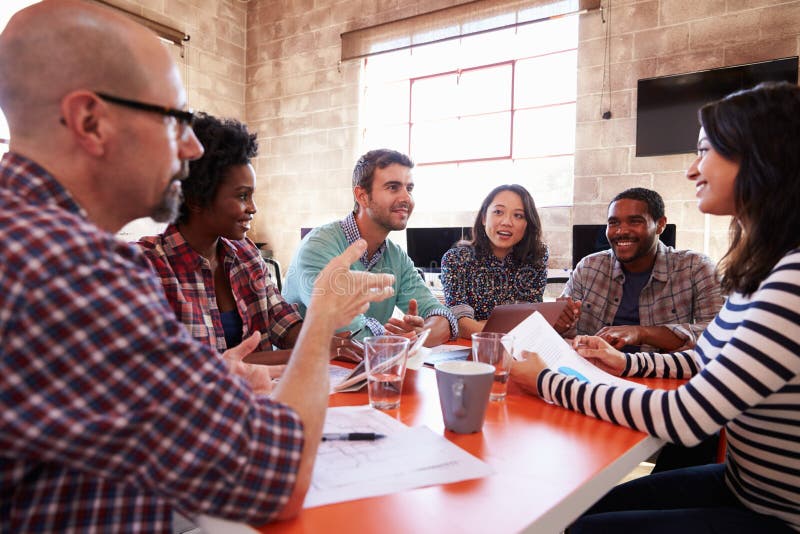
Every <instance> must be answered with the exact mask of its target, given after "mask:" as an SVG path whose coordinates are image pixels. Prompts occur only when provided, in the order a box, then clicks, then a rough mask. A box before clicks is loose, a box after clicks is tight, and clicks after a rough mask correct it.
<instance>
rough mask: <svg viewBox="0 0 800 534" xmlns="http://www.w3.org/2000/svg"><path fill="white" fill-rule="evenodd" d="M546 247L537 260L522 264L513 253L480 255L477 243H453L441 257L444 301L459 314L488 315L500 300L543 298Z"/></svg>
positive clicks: (545, 279) (504, 302)
mask: <svg viewBox="0 0 800 534" xmlns="http://www.w3.org/2000/svg"><path fill="white" fill-rule="evenodd" d="M549 256H550V251H549V249H547V247H545V252H544V255H543V256H542V258H540V259H539V261H538V262H537V263H535V264H531V263H526V264H520V263H519V262H518V261H517V260H516V259H515V258H514V256H513V255H512V254H509V255H508V256H506V257H505V259H502V260H501V259H498V258H497V257H496V256H495V255H494V254H490V255H488V256H478V255H477V254H476V251H475V248H474V247H469V246H462V247H454V248H451V249H450V250H448V251H447V252H445V253H444V256H443V257H442V276H441V278H442V289H444V299H445V304H447V305H448V306H450V310H451V311H452V312H453V314H454V315H455V316H456V317H457V318H459V319H460V318H462V317H468V318H470V319H475V320H476V321H484V320H486V319H488V317H489V314H490V313H491V312H492V310H493V309H494V307H495V306H497V305H498V304H513V303H515V302H541V301H542V294H543V293H544V286H545V285H547V260H548V258H549Z"/></svg>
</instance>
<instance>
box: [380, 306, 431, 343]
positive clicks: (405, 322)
mask: <svg viewBox="0 0 800 534" xmlns="http://www.w3.org/2000/svg"><path fill="white" fill-rule="evenodd" d="M417 313H418V312H417V301H416V300H415V299H411V300H410V301H408V313H407V314H406V315H404V316H403V318H402V319H396V318H394V317H392V318H391V319H389V322H388V323H386V324H385V325H383V327H384V328H385V329H386V333H387V334H391V335H393V336H402V337H407V338H408V339H409V341H410V342H411V343H414V341H416V339H417V334H419V333H420V332H422V330H424V329H425V319H423V318H422V317H420V316H419V315H417Z"/></svg>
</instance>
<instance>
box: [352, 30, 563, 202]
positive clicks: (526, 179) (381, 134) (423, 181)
mask: <svg viewBox="0 0 800 534" xmlns="http://www.w3.org/2000/svg"><path fill="white" fill-rule="evenodd" d="M577 43H578V16H575V15H573V16H564V17H558V18H552V19H549V20H545V21H542V22H537V23H535V24H528V25H522V26H517V27H510V28H509V27H506V28H504V29H500V30H496V31H492V32H487V33H478V34H475V35H470V36H466V37H461V38H457V39H452V40H448V41H442V42H438V43H432V44H426V45H421V46H417V47H412V48H408V49H402V50H397V51H393V52H387V53H382V54H377V55H372V56H368V57H366V58H364V59H363V60H362V96H363V98H362V101H361V110H360V111H361V121H360V126H361V130H360V131H361V135H362V138H361V143H362V147H361V148H362V149H363V150H362V152H364V151H367V150H370V149H373V148H380V147H388V148H395V149H397V150H400V151H403V152H406V153H408V154H409V155H410V156H411V158H412V159H413V160H414V162H415V163H416V165H417V166H416V168H415V173H414V175H415V180H416V182H417V189H416V190H415V192H416V200H417V208H416V209H417V210H418V211H423V212H424V211H430V212H435V211H441V209H442V205H441V199H443V198H446V199H448V210H454V211H458V210H465V211H474V210H475V209H477V207H478V206H479V205H480V202H481V201H482V200H483V197H484V196H485V195H486V194H487V193H488V192H489V191H490V190H491V189H492V188H493V187H495V186H497V185H500V184H504V183H519V184H522V185H523V186H525V187H526V188H527V189H528V190H529V191H530V192H531V194H533V196H534V198H535V199H536V203H537V205H538V206H548V205H550V206H552V205H564V204H570V203H571V202H572V187H573V186H572V184H573V179H572V178H573V155H574V151H575V100H576V84H577Z"/></svg>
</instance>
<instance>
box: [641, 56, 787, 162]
mask: <svg viewBox="0 0 800 534" xmlns="http://www.w3.org/2000/svg"><path fill="white" fill-rule="evenodd" d="M797 58H798V56H794V57H788V58H782V59H774V60H770V61H762V62H759V63H749V64H747V65H735V66H732V67H724V68H719V69H711V70H704V71H699V72H691V73H689V74H676V75H673V76H661V77H658V78H645V79H642V80H639V82H638V84H637V89H638V90H637V98H636V155H637V156H663V155H667V154H685V153H690V152H694V151H695V150H696V149H697V130H698V128H699V123H698V121H697V110H698V109H700V107H702V106H703V104H706V103H708V102H713V101H714V100H719V99H720V98H722V97H724V96H725V95H728V94H730V93H733V92H734V91H740V90H742V89H748V88H750V87H754V86H756V85H758V84H759V83H761V82H766V81H788V82H791V83H795V84H796V83H797Z"/></svg>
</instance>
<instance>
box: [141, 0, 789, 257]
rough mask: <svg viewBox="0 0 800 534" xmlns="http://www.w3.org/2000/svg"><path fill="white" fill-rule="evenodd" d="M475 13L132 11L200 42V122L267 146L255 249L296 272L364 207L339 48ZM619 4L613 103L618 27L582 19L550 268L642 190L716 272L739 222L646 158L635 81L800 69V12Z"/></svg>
mask: <svg viewBox="0 0 800 534" xmlns="http://www.w3.org/2000/svg"><path fill="white" fill-rule="evenodd" d="M464 1H465V0H461V1H456V0H449V1H448V0H441V1H432V0H250V1H249V2H246V3H243V2H240V1H235V0H224V1H212V0H185V1H181V0H136V1H135V2H129V4H130V5H135V6H140V8H141V9H142V10H143V11H144V12H145V13H153V14H155V15H156V18H158V17H161V18H160V19H159V20H164V19H166V20H167V21H170V20H171V21H173V22H174V23H176V24H177V25H178V27H180V28H185V29H186V31H187V32H188V33H190V34H192V41H191V42H190V45H189V47H188V60H189V61H188V64H189V66H188V86H189V95H190V102H191V104H192V105H193V106H194V107H195V108H198V109H206V110H208V111H210V112H212V113H215V114H219V115H230V116H235V117H240V118H244V119H245V120H246V121H247V123H248V125H249V126H250V127H251V128H252V129H253V130H255V131H257V132H258V134H259V139H260V143H261V155H260V156H259V158H258V159H257V161H256V172H257V174H258V190H257V202H258V206H259V209H260V211H259V213H258V215H256V220H255V221H254V222H255V224H254V226H253V231H252V232H251V237H252V238H253V239H254V240H257V241H267V242H269V243H270V245H271V247H272V249H273V250H274V253H275V256H276V257H277V259H278V260H279V261H280V262H281V263H282V264H283V266H284V270H285V269H286V268H287V267H288V262H289V260H290V258H291V255H292V253H293V251H294V249H295V247H296V246H297V244H298V242H299V239H300V232H299V228H301V227H306V226H316V225H318V224H322V223H325V222H328V221H331V220H334V219H337V218H340V217H342V216H343V215H344V214H346V213H347V211H348V210H349V209H350V208H351V206H352V195H351V189H350V187H349V177H350V173H351V171H352V167H353V163H354V162H355V159H356V157H358V155H359V149H358V130H357V124H358V80H359V68H360V65H359V62H358V61H350V62H346V63H342V64H340V63H339V54H340V37H339V35H340V34H341V33H342V32H345V31H348V30H353V29H357V28H361V27H365V26H369V25H372V24H377V23H381V22H388V21H392V20H397V19H399V18H403V17H407V16H410V15H414V14H417V13H420V12H424V11H430V10H433V9H437V8H441V7H447V6H450V5H455V4H459V3H464ZM608 4H609V0H603V5H604V6H606V8H607V9H606V15H605V16H606V18H607V20H608V23H607V25H608V28H609V32H608V33H609V39H610V41H609V61H608V68H607V69H606V75H607V86H608V91H607V92H606V93H605V95H602V94H601V93H602V88H603V73H604V66H603V59H604V55H605V45H606V41H605V35H606V27H607V25H606V24H604V23H603V22H602V20H601V16H600V13H599V12H593V13H589V14H586V15H582V19H581V31H580V44H579V64H578V65H579V70H578V95H579V96H578V102H577V116H578V124H577V136H576V143H577V147H576V156H575V177H574V179H575V193H574V207H563V208H545V209H542V210H541V216H542V219H543V224H544V228H545V237H546V239H547V241H548V242H549V244H550V247H551V258H552V260H551V267H566V266H567V265H568V264H569V262H570V257H571V256H570V254H571V251H570V235H571V234H570V228H571V225H572V224H582V223H603V222H605V217H606V205H607V203H608V200H609V199H610V198H611V197H612V196H613V195H614V194H616V193H617V192H619V191H620V190H622V189H624V188H626V187H631V186H644V187H651V188H653V189H656V190H658V191H659V192H661V194H662V195H663V196H664V199H665V201H666V203H667V217H668V218H669V220H670V222H674V223H675V224H677V227H678V238H677V239H678V245H679V246H680V247H687V248H693V249H696V250H701V251H706V252H707V253H709V254H710V255H711V256H712V257H714V258H715V259H718V258H719V257H720V256H721V255H722V253H723V252H724V250H725V246H726V243H727V226H728V222H729V221H728V220H727V219H726V218H720V217H705V216H703V215H702V214H700V213H699V212H698V211H697V209H696V207H695V200H694V188H693V187H692V185H691V184H690V183H689V182H688V181H687V180H686V179H685V177H684V171H685V169H686V167H687V166H688V165H689V163H690V162H691V160H692V157H693V156H692V155H678V156H665V157H647V158H636V157H635V156H634V153H635V147H634V143H635V131H636V128H635V115H636V81H637V79H639V78H644V77H650V76H659V75H667V74H677V73H683V72H689V71H694V70H700V69H708V68H714V67H720V66H727V65H734V64H738V63H744V62H749V61H759V60H764V59H770V58H776V57H784V56H789V55H796V54H798V51H800V39H799V37H798V34H799V32H800V0H795V1H785V0H703V1H697V0H640V1H630V0H611V2H610V7H608ZM245 12H246V13H245ZM245 22H246V24H245ZM245 28H246V30H245ZM242 56H244V60H243V59H242ZM243 64H244V65H246V67H242V65H243ZM601 97H602V98H601ZM601 100H602V102H603V106H601ZM606 109H609V110H610V111H611V112H612V118H611V119H610V120H603V119H601V117H600V115H601V113H602V111H604V110H606ZM445 211H446V208H443V213H442V214H441V216H438V217H440V218H437V216H436V215H428V214H426V215H425V224H426V225H448V226H449V225H470V224H471V222H472V217H473V216H474V215H473V214H471V213H458V214H450V213H445ZM412 220H413V219H412Z"/></svg>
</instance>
